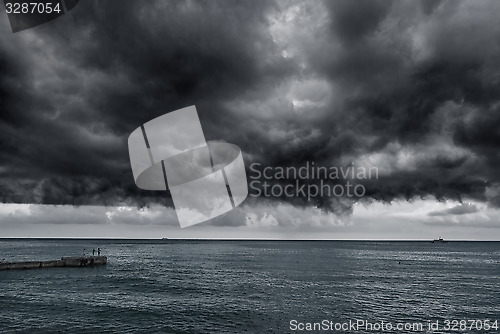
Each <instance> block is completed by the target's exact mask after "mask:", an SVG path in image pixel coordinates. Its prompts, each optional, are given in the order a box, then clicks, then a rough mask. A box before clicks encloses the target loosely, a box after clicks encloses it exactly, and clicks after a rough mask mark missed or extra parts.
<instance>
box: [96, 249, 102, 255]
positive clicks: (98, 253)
mask: <svg viewBox="0 0 500 334" xmlns="http://www.w3.org/2000/svg"><path fill="white" fill-rule="evenodd" d="M97 256H101V249H100V248H97Z"/></svg>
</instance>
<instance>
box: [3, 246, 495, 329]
mask: <svg viewBox="0 0 500 334" xmlns="http://www.w3.org/2000/svg"><path fill="white" fill-rule="evenodd" d="M94 247H95V248H96V249H97V247H100V248H101V249H102V250H103V255H106V256H108V264H107V265H106V266H101V267H93V268H46V269H36V270H23V271H0V332H1V333H16V332H19V333H21V332H23V333H59V332H61V333H62V332H64V333H136V332H145V333H293V332H296V333H299V332H300V331H293V330H291V329H290V321H291V320H293V319H295V320H297V321H298V322H304V323H305V322H320V321H322V320H324V319H327V320H330V321H333V322H339V323H341V322H346V321H349V320H355V319H363V320H366V321H371V322H373V323H375V322H381V321H387V322H392V323H396V322H406V321H409V322H410V321H411V322H415V321H422V322H427V321H429V320H432V321H436V320H439V321H444V320H446V319H458V320H460V319H492V320H493V319H495V318H496V319H498V320H499V321H500V307H499V305H500V293H499V291H500V278H499V277H500V243H498V242H450V243H447V244H432V243H430V242H353V241H181V240H178V241H170V240H168V241H161V240H159V241H144V240H142V241H138V240H36V239H35V240H33V239H30V240H26V239H25V240H21V239H15V240H14V239H3V240H0V254H1V255H0V259H1V258H5V259H6V260H9V261H14V260H44V259H57V258H60V257H61V256H76V255H81V253H82V250H83V248H86V249H87V253H88V252H89V250H92V248H94ZM332 332H333V331H332ZM350 332H352V331H350ZM359 332H363V331H359ZM380 332H381V331H379V333H380ZM423 332H429V331H425V330H424V331H423ZM466 332H471V331H466ZM472 332H474V331H472ZM482 332H483V333H486V332H488V331H482ZM490 332H498V333H500V330H499V331H490ZM302 333H304V331H302Z"/></svg>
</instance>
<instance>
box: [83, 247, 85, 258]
mask: <svg viewBox="0 0 500 334" xmlns="http://www.w3.org/2000/svg"><path fill="white" fill-rule="evenodd" d="M83 257H85V248H84V249H83Z"/></svg>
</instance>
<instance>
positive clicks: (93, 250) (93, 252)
mask: <svg viewBox="0 0 500 334" xmlns="http://www.w3.org/2000/svg"><path fill="white" fill-rule="evenodd" d="M94 255H95V248H92V256H94Z"/></svg>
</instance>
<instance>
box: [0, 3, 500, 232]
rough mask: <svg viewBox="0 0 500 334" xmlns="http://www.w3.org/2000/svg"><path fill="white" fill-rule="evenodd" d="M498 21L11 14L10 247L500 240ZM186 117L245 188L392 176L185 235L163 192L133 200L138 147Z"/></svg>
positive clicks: (203, 9) (472, 7) (5, 40)
mask: <svg viewBox="0 0 500 334" xmlns="http://www.w3.org/2000/svg"><path fill="white" fill-rule="evenodd" d="M498 13H500V2H499V1H497V0H489V1H488V0H485V1H414V0H408V1H404V0H400V1H387V0H381V1H376V0H363V1H361V0H357V1H352V0H345V1H344V0H342V1H338V0H337V1H248V0H246V1H234V0H231V1H171V0H169V1H147V2H146V1H123V0H119V1H118V0H116V1H91V0H85V1H82V2H80V3H79V4H78V5H77V6H76V7H75V8H74V9H73V10H72V11H70V12H69V13H68V14H66V15H64V16H62V17H60V18H58V19H56V20H54V21H51V22H48V23H46V24H44V25H41V26H39V27H36V28H33V29H29V30H25V31H22V32H18V33H12V31H11V30H10V26H9V21H8V18H7V16H6V14H5V12H4V11H2V13H0V33H1V39H0V73H1V76H0V202H1V203H2V204H0V237H37V236H42V237H147V238H154V237H163V236H168V237H173V238H175V237H210V238H217V237H224V238H257V237H264V238H294V239H296V238H331V239H344V238H347V239H401V238H403V239H432V238H437V237H439V236H443V237H445V238H449V239H476V240H479V239H483V240H486V239H487V240H500V223H499V222H498V217H499V213H500V211H499V206H500V154H499V152H500V150H499V148H500V18H499V16H498ZM190 105H196V107H197V109H198V114H199V116H200V120H201V124H202V127H203V131H204V134H205V137H206V139H207V140H216V141H226V142H229V143H232V144H235V145H237V146H239V147H240V148H241V150H242V152H243V157H244V160H245V164H246V167H247V176H251V175H252V174H251V171H250V170H249V166H250V165H251V164H252V163H260V164H261V165H262V166H274V167H276V166H303V165H304V164H306V163H307V162H315V163H316V164H317V165H322V166H339V167H341V166H349V165H354V166H362V167H371V166H374V167H377V168H378V170H379V177H378V179H375V180H373V179H372V180H366V181H363V182H362V183H363V185H364V186H365V187H366V190H367V191H366V194H365V196H364V197H362V198H359V199H353V198H347V197H345V196H344V197H322V198H315V199H313V200H311V201H308V200H307V199H305V198H297V197H294V198H265V197H260V198H254V197H249V198H247V200H246V201H245V202H244V203H243V204H242V205H241V206H239V207H238V208H237V209H235V210H233V211H231V212H229V213H227V214H225V215H223V216H221V217H219V218H216V219H214V220H212V221H210V222H207V223H204V224H201V225H197V226H194V227H191V228H187V229H180V228H179V223H178V221H177V217H176V215H175V211H174V209H173V203H172V200H171V199H170V197H169V193H168V192H151V191H143V190H140V189H138V188H137V187H136V186H135V184H134V180H133V177H132V171H131V168H130V162H129V155H128V148H127V138H128V135H129V134H130V133H131V132H132V131H133V130H134V129H136V128H137V127H138V126H140V125H141V124H143V123H145V122H147V121H149V120H151V119H153V118H155V117H157V116H160V115H162V114H164V113H166V112H169V111H173V110H176V109H179V108H183V107H186V106H190ZM277 182H278V183H279V182H280V181H277ZM311 182H313V183H314V182H315V181H311ZM332 182H333V183H335V182H336V181H335V182H334V181H332Z"/></svg>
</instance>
